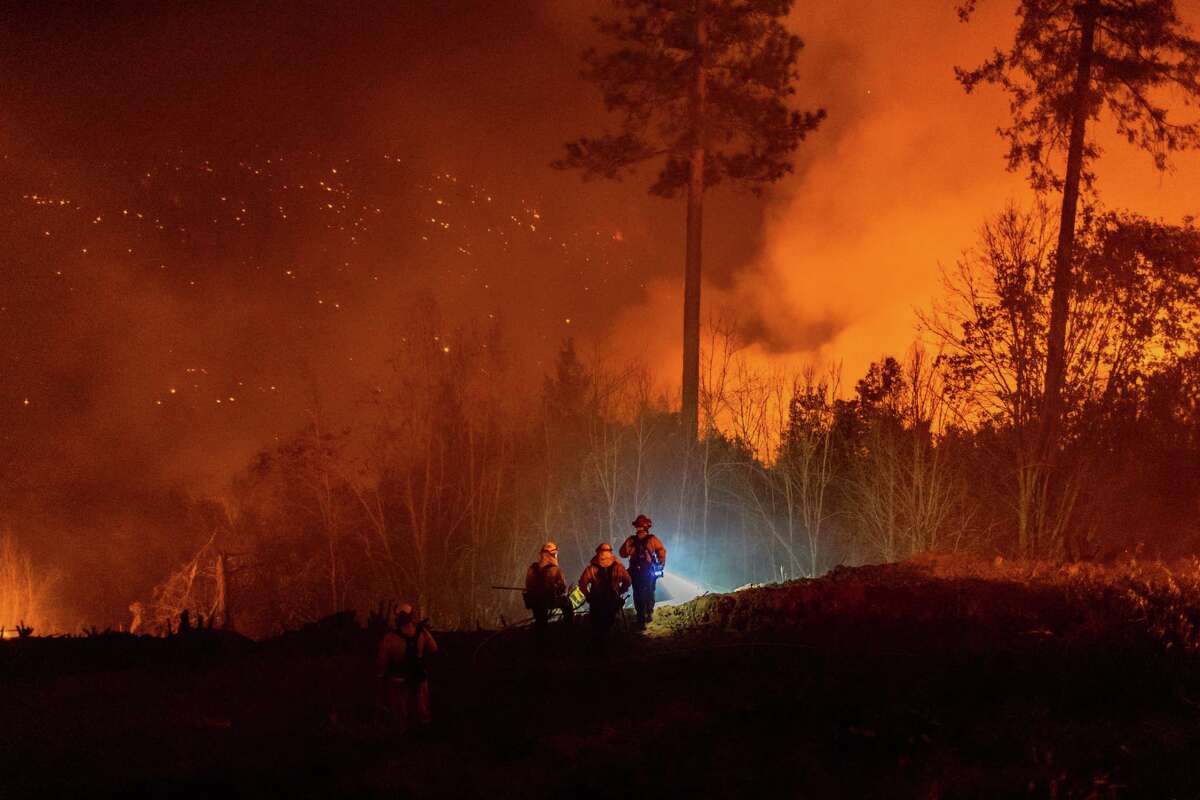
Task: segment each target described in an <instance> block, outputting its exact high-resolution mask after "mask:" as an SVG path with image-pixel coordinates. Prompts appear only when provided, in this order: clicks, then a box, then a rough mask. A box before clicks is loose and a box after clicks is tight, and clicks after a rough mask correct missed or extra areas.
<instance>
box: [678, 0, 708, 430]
mask: <svg viewBox="0 0 1200 800" xmlns="http://www.w3.org/2000/svg"><path fill="white" fill-rule="evenodd" d="M695 19H696V83H695V88H694V97H693V99H692V115H693V121H692V124H693V130H694V133H695V142H694V144H693V145H692V153H691V158H690V164H689V168H690V175H689V179H688V197H687V245H686V247H687V249H686V253H685V256H684V275H683V398H682V401H683V402H682V409H681V418H682V423H683V432H684V436H686V437H688V439H689V440H695V439H696V435H697V431H698V429H699V419H700V253H701V244H702V241H703V236H702V229H703V222H704V156H705V141H704V104H705V98H706V95H707V87H706V85H705V74H704V49H705V46H706V45H707V42H708V32H707V30H706V29H705V24H704V0H696V18H695Z"/></svg>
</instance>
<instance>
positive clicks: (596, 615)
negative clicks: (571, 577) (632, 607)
mask: <svg viewBox="0 0 1200 800" xmlns="http://www.w3.org/2000/svg"><path fill="white" fill-rule="evenodd" d="M629 584H630V579H629V573H628V572H626V571H625V567H623V566H621V562H620V561H618V560H617V559H616V557H614V556H613V549H612V545H611V544H608V543H607V542H606V543H604V544H602V545H600V546H599V547H597V548H596V555H595V556H594V557H593V558H592V563H590V564H588V565H587V566H586V567H585V568H584V570H583V574H582V575H580V576H579V589H580V591H582V592H583V596H584V597H585V598H587V603H588V617H589V618H590V619H591V622H592V633H593V634H594V635H595V636H596V638H597V640H603V638H604V635H605V634H606V633H608V629H609V628H611V627H612V624H613V622H614V621H615V620H616V618H617V614H619V613H620V612H621V609H622V608H624V607H625V592H627V591H629Z"/></svg>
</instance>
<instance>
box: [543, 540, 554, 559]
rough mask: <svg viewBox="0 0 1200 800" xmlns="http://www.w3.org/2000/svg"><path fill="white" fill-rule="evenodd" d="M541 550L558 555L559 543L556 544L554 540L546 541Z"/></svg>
mask: <svg viewBox="0 0 1200 800" xmlns="http://www.w3.org/2000/svg"><path fill="white" fill-rule="evenodd" d="M541 552H543V553H549V554H550V555H552V556H555V555H558V545H556V544H555V543H554V542H546V543H545V544H544V545H542V550H541Z"/></svg>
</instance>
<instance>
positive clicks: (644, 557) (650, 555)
mask: <svg viewBox="0 0 1200 800" xmlns="http://www.w3.org/2000/svg"><path fill="white" fill-rule="evenodd" d="M653 524H654V523H653V522H651V521H650V518H649V517H647V516H646V515H645V514H638V518H637V519H635V520H634V521H633V527H634V534H633V535H632V536H630V537H629V538H628V539H626V540H625V543H624V544H622V545H621V557H622V558H628V559H629V575H630V578H631V579H632V580H633V607H634V608H635V609H636V610H637V625H638V628H639V629H643V628H645V627H646V623H648V622H649V621H650V620H651V619H653V618H654V585H655V583H657V582H658V579H659V578H661V577H662V574H663V570H664V569H666V566H667V548H665V547H663V543H662V542H661V541H659V538H658V537H657V536H655V535H654V534H652V533H651V532H650V526H651V525H653Z"/></svg>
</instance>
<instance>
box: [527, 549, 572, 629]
mask: <svg viewBox="0 0 1200 800" xmlns="http://www.w3.org/2000/svg"><path fill="white" fill-rule="evenodd" d="M525 607H526V608H528V609H529V610H530V611H532V612H533V630H534V632H535V633H536V634H538V635H541V634H543V633H545V631H546V629H547V626H549V624H550V612H551V611H553V610H554V609H556V608H557V609H558V610H559V611H560V612H561V613H562V618H563V623H564V624H566V625H567V626H570V624H571V620H572V619H573V618H574V609H572V607H571V601H570V600H569V599H568V598H567V581H566V578H564V577H563V572H562V570H561V569H560V568H559V566H558V545H556V544H555V543H554V542H546V543H545V544H544V545H542V549H541V551H540V552H539V553H538V560H537V561H535V562H534V563H532V564H530V565H529V569H527V570H526V571H525Z"/></svg>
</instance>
